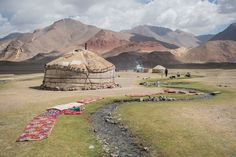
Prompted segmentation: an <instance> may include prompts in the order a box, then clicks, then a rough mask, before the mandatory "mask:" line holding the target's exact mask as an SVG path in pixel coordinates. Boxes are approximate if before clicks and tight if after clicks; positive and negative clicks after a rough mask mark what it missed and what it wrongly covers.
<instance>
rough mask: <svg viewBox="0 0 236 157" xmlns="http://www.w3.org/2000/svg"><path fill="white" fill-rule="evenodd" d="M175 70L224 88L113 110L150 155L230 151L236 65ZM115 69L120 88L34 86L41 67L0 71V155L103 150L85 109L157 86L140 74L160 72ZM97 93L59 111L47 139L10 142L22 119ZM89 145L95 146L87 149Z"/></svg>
mask: <svg viewBox="0 0 236 157" xmlns="http://www.w3.org/2000/svg"><path fill="white" fill-rule="evenodd" d="M177 71H179V72H182V73H185V72H187V71H191V72H192V74H196V75H201V76H204V77H200V78H193V79H191V81H197V82H202V83H204V84H206V87H213V88H215V89H214V90H218V88H219V87H218V85H221V86H222V87H220V88H219V89H220V90H225V91H226V92H225V93H224V94H222V95H219V96H218V97H216V98H214V99H210V100H196V101H189V102H184V103H182V102H178V103H172V102H168V103H157V104H154V103H145V104H143V105H140V104H139V105H137V104H135V103H133V104H130V105H124V106H122V107H120V108H119V109H118V110H117V113H118V114H121V116H122V119H123V120H122V121H123V122H124V123H125V124H127V125H128V126H129V127H130V128H131V129H132V131H133V132H134V134H136V135H138V136H139V137H140V139H141V140H142V141H143V142H144V143H145V144H147V145H149V146H150V148H151V149H150V154H151V156H156V155H159V156H181V157H182V156H198V157H199V156H235V155H236V154H235V153H236V149H235V148H236V143H235V141H236V139H235V137H236V125H235V124H236V117H235V115H236V114H235V113H236V104H235V102H236V93H235V92H234V91H235V89H236V70H219V69H210V70H197V69H196V70H190V69H188V70H176V69H175V70H170V72H173V73H175V72H177ZM118 75H119V76H120V77H117V78H116V80H117V82H118V83H119V84H120V85H121V86H122V88H116V89H103V90H93V91H67V92H66V91H42V90H38V89H37V88H38V86H40V84H41V82H42V78H43V74H41V73H40V74H27V75H0V142H1V145H0V156H24V157H26V156H82V157H84V156H89V157H91V156H102V155H103V151H102V148H101V145H100V144H99V143H98V142H97V140H96V136H95V134H94V132H93V130H92V126H91V123H90V120H89V119H90V114H91V113H92V112H94V111H96V109H98V108H99V107H101V106H103V105H104V104H106V103H108V102H109V101H111V99H112V97H118V96H124V95H125V94H139V93H156V92H158V91H160V90H161V88H146V87H143V86H139V85H138V82H139V81H140V80H141V79H142V78H144V77H151V78H156V77H159V78H160V76H158V75H156V74H145V73H143V74H142V73H134V72H119V73H117V76H118ZM98 93H99V95H98ZM96 96H100V97H106V98H107V99H105V100H102V101H99V102H98V103H94V104H91V105H88V106H87V108H86V110H85V112H83V113H82V114H81V115H79V116H61V117H59V118H58V120H57V122H56V125H55V127H54V129H53V131H52V134H51V135H50V137H49V138H48V139H46V140H42V141H38V142H24V143H16V142H15V140H16V139H17V137H18V136H19V135H20V134H21V132H22V131H23V128H24V127H25V126H26V124H27V123H28V122H29V121H30V120H31V119H32V118H33V117H34V116H35V115H37V114H39V113H41V112H43V111H45V110H46V109H47V108H48V107H51V106H54V105H57V104H62V103H68V102H73V101H76V100H78V99H80V98H88V97H96ZM91 145H93V146H94V149H89V146H91Z"/></svg>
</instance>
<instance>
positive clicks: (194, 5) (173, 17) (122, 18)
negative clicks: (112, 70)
mask: <svg viewBox="0 0 236 157" xmlns="http://www.w3.org/2000/svg"><path fill="white" fill-rule="evenodd" d="M145 2H146V3H145ZM235 8H236V1H234V0H218V1H217V3H210V2H209V1H208V0H168V1H166V0H153V1H151V0H119V1H117V0H99V1H98V0H86V1H84V0H50V1H48V0H21V1H20V2H19V1H17V0H8V1H6V0H0V36H3V35H6V34H8V33H10V32H14V31H32V30H33V29H37V28H41V27H44V26H47V25H49V24H51V23H52V22H54V21H55V20H59V19H61V18H66V17H75V18H76V19H78V20H81V21H82V22H85V23H88V24H92V25H96V26H98V27H102V28H107V29H113V30H117V31H119V30H122V29H129V28H131V27H134V26H136V25H140V24H150V25H158V26H164V27H169V28H172V29H182V30H185V31H188V32H192V33H194V34H203V33H208V32H210V31H211V30H214V29H216V28H217V27H218V26H220V25H223V24H229V23H231V22H235V20H236V9H235Z"/></svg>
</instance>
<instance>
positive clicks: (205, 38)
mask: <svg viewBox="0 0 236 157" xmlns="http://www.w3.org/2000/svg"><path fill="white" fill-rule="evenodd" d="M214 36H215V35H213V34H207V35H199V36H197V39H198V40H199V41H200V43H205V42H207V41H208V40H210V39H211V38H212V37H214Z"/></svg>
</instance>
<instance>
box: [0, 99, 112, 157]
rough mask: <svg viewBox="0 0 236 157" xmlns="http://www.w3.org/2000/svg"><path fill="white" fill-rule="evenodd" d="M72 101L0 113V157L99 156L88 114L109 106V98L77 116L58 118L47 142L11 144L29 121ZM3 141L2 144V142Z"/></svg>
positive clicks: (58, 101) (87, 108) (55, 102)
mask: <svg viewBox="0 0 236 157" xmlns="http://www.w3.org/2000/svg"><path fill="white" fill-rule="evenodd" d="M75 100H76V98H73V97H71V98H64V99H58V100H56V101H52V102H47V103H45V104H28V105H26V106H24V107H19V108H17V109H15V110H11V111H10V112H0V120H1V121H0V122H1V123H0V125H1V128H0V132H1V134H0V139H1V141H2V142H1V146H0V152H1V153H0V156H7V157H15V156H24V157H31V156H38V157H46V156H57V157H60V156H61V157H65V156H68V157H73V156H76V157H86V156H88V157H97V156H102V155H103V151H102V148H101V145H100V144H99V143H98V142H97V140H96V137H95V134H94V132H93V129H92V124H91V122H90V120H89V119H90V115H91V113H93V112H95V111H96V110H97V109H98V108H99V107H101V106H103V105H105V104H107V103H109V102H110V101H111V99H109V98H108V99H106V100H100V101H98V102H96V103H93V104H89V105H87V106H86V110H85V111H84V112H83V113H82V114H81V115H61V116H59V117H58V120H57V121H56V123H55V126H54V128H53V130H52V133H51V135H50V136H49V138H48V139H45V140H42V141H34V142H15V141H16V139H17V137H18V136H19V135H20V134H21V133H22V131H23V129H24V127H25V126H26V125H27V123H29V122H30V121H31V120H32V118H33V117H34V116H35V115H37V114H39V113H42V112H43V111H45V108H47V107H49V106H52V104H59V103H68V102H72V101H75ZM3 141H4V142H3ZM89 145H94V147H95V148H94V149H89Z"/></svg>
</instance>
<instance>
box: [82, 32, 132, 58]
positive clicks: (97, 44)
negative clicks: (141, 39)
mask: <svg viewBox="0 0 236 157" xmlns="http://www.w3.org/2000/svg"><path fill="white" fill-rule="evenodd" d="M130 36H131V35H130V34H127V33H117V32H113V31H110V30H100V31H99V32H98V33H97V34H95V36H93V37H92V38H90V39H89V40H88V41H87V42H86V43H87V45H88V48H89V50H91V51H94V52H97V53H98V54H102V53H105V52H107V51H110V50H112V49H114V48H116V47H119V46H122V45H125V44H127V43H129V38H130Z"/></svg>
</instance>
